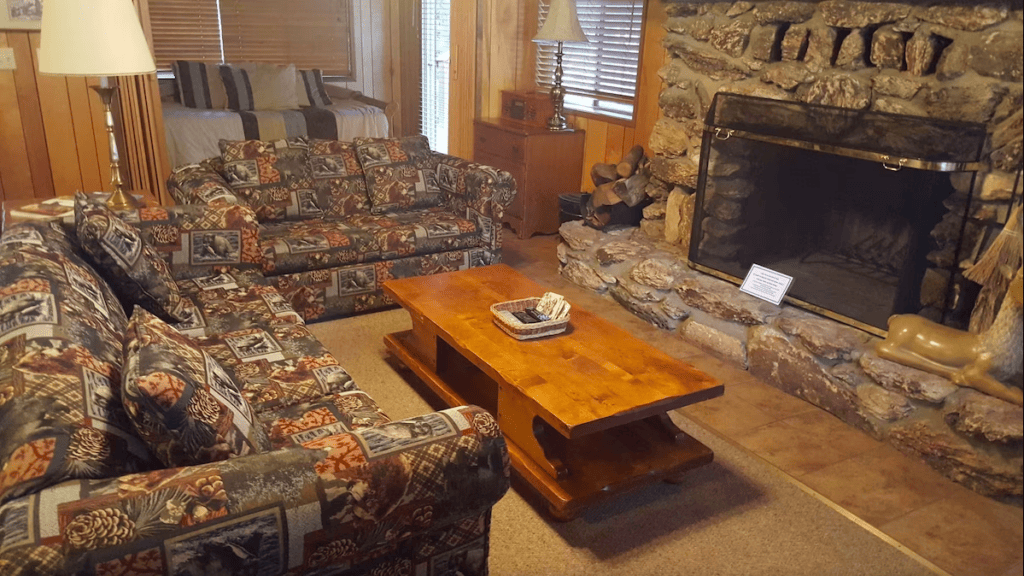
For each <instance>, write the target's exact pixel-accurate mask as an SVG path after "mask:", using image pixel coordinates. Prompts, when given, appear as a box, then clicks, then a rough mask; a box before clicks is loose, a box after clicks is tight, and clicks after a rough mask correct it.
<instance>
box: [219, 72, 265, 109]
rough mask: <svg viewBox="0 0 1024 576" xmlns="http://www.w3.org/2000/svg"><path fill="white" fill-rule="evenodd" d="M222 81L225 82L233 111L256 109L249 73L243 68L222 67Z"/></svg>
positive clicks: (225, 88)
mask: <svg viewBox="0 0 1024 576" xmlns="http://www.w3.org/2000/svg"><path fill="white" fill-rule="evenodd" d="M220 79H221V80H223V81H224V90H225V91H226V92H227V93H228V108H230V109H231V110H255V109H256V104H255V100H253V97H252V84H250V83H249V73H248V72H246V71H245V70H243V69H241V68H235V67H234V66H227V65H225V66H221V67H220Z"/></svg>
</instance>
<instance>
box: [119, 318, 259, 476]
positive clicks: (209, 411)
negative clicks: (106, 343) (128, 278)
mask: <svg viewBox="0 0 1024 576" xmlns="http://www.w3.org/2000/svg"><path fill="white" fill-rule="evenodd" d="M123 400H124V407H125V410H126V411H127V412H128V417H129V418H130V419H131V421H132V422H133V423H134V424H135V428H136V429H137V430H138V431H139V434H140V436H141V437H142V439H143V440H145V441H146V443H147V444H148V445H149V447H150V448H151V449H152V450H153V452H154V453H155V454H156V455H157V457H158V458H160V460H161V461H162V462H163V463H164V464H165V465H167V466H168V467H175V466H191V465H194V464H204V463H207V462H216V461H218V460H226V459H227V458H229V457H233V456H244V455H246V454H258V453H261V452H266V451H267V450H269V449H270V440H269V438H268V437H267V433H266V431H264V429H263V427H262V425H261V424H260V423H259V422H258V421H257V419H256V414H255V413H254V412H253V409H252V407H251V406H250V405H249V402H248V401H247V400H246V399H245V398H244V397H243V396H242V394H241V392H240V391H239V387H238V384H237V383H235V381H234V379H233V378H232V377H231V376H230V375H229V374H228V373H227V371H225V370H224V368H222V367H221V365H220V364H218V363H217V361H216V360H214V359H213V358H212V357H210V355H209V354H207V353H205V352H203V351H202V350H201V349H200V348H199V346H197V345H196V344H195V343H194V342H192V340H191V339H190V338H188V337H187V336H184V335H182V334H181V333H180V332H178V331H177V330H175V329H174V328H172V327H171V326H169V325H167V324H166V323H164V322H163V321H162V320H160V319H159V318H157V317H156V316H154V315H152V314H150V313H148V312H146V311H145V310H144V309H142V308H139V307H136V308H135V312H134V313H133V314H132V318H131V321H129V323H128V331H127V341H126V342H125V345H124V398H123Z"/></svg>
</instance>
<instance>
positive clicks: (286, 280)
mask: <svg viewBox="0 0 1024 576" xmlns="http://www.w3.org/2000/svg"><path fill="white" fill-rule="evenodd" d="M220 146H221V152H222V153H221V156H219V157H215V158H210V159H208V160H205V161H203V162H201V163H199V164H194V165H189V166H184V167H181V168H179V169H177V170H176V171H174V173H173V174H172V175H171V176H170V179H169V180H168V188H169V189H170V192H171V194H172V196H173V197H174V199H175V200H176V201H177V202H178V203H179V204H208V203H213V204H219V203H228V204H242V205H246V206H249V207H251V208H252V209H253V210H254V211H255V212H256V216H257V218H258V219H259V222H260V229H259V244H260V249H261V251H262V254H263V258H264V261H263V272H264V274H265V275H266V277H267V278H268V279H269V280H270V281H271V282H272V283H273V284H274V285H276V286H277V288H278V290H279V291H280V292H281V294H283V295H284V297H285V299H286V300H288V302H289V303H291V305H292V307H293V308H294V309H295V310H296V311H298V312H299V314H301V315H302V317H303V318H304V319H305V320H306V321H310V320H324V319H327V318H332V317H337V316H345V315H350V314H353V313H357V312H363V311H367V310H374V309H378V308H381V307H384V306H387V305H389V304H391V302H390V301H389V300H388V299H387V298H386V296H385V295H384V294H383V292H382V290H381V284H382V283H383V282H384V281H385V280H388V279H390V278H404V277H409V276H422V275H426V274H434V273H438V272H447V271H452V270H458V269H463V268H469V267H476V266H484V265H488V264H491V263H496V262H498V261H500V258H501V218H502V215H503V211H504V209H505V207H507V206H508V205H509V204H510V203H511V202H512V198H513V196H514V195H515V191H516V190H515V181H514V180H513V179H512V176H511V175H510V174H509V173H507V172H503V171H499V170H496V169H494V168H490V167H487V166H482V165H478V164H472V163H470V162H467V161H465V160H461V159H459V158H455V157H453V156H448V155H445V154H440V153H436V152H433V151H431V150H430V146H429V143H428V142H427V139H426V138H425V137H422V136H415V137H407V138H389V139H373V138H366V139H356V140H355V141H354V142H353V143H348V142H340V141H336V140H317V139H305V138H294V139H289V140H282V141H277V142H261V141H258V140H248V141H240V142H229V141H225V140H222V141H221V142H220ZM193 250H196V251H205V252H206V253H208V254H210V255H211V257H213V258H214V259H215V258H216V250H215V249H211V248H208V247H207V246H205V245H203V244H199V245H197V246H194V247H193Z"/></svg>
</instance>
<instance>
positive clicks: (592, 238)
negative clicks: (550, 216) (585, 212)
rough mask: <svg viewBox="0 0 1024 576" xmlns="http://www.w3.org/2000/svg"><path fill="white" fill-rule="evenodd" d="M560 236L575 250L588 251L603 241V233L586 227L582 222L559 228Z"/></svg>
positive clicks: (563, 225)
mask: <svg viewBox="0 0 1024 576" xmlns="http://www.w3.org/2000/svg"><path fill="white" fill-rule="evenodd" d="M558 234H559V235H560V236H561V237H562V240H565V241H566V242H568V243H569V247H570V248H572V249H573V250H586V249H587V248H589V247H591V246H593V245H594V244H595V243H596V242H598V241H600V240H601V232H600V231H598V230H595V229H593V228H590V227H589V226H584V225H583V221H582V220H573V221H571V222H566V223H564V224H562V225H561V226H559V227H558Z"/></svg>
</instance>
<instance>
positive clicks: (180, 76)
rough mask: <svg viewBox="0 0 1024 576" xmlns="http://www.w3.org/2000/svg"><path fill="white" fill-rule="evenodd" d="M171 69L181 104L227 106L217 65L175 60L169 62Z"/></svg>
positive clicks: (190, 106) (222, 107)
mask: <svg viewBox="0 0 1024 576" xmlns="http://www.w3.org/2000/svg"><path fill="white" fill-rule="evenodd" d="M171 70H172V71H173V72H174V83H175V86H176V88H177V90H178V98H180V101H181V103H182V104H183V105H185V106H187V107H189V108H206V109H214V110H223V109H224V108H227V106H228V95H227V92H226V91H225V90H224V81H223V80H221V79H220V71H219V65H217V64H204V63H203V62H193V61H190V60H175V61H174V62H171Z"/></svg>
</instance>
